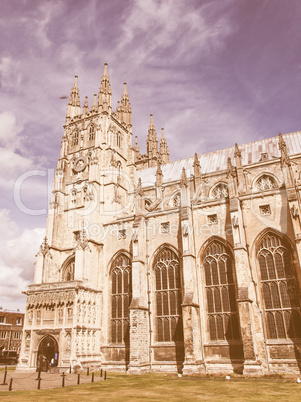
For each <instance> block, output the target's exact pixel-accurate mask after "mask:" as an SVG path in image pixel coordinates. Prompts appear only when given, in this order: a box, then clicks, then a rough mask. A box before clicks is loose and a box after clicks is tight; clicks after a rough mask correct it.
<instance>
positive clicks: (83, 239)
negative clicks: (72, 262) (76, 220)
mask: <svg viewBox="0 0 301 402" xmlns="http://www.w3.org/2000/svg"><path fill="white" fill-rule="evenodd" d="M76 250H90V247H89V243H88V239H87V233H86V231H85V230H84V229H83V230H81V231H80V232H79V236H78V239H77V246H76ZM90 251H91V250H90Z"/></svg>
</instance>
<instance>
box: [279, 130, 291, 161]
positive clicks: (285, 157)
mask: <svg viewBox="0 0 301 402" xmlns="http://www.w3.org/2000/svg"><path fill="white" fill-rule="evenodd" d="M278 146H279V149H280V152H281V156H280V163H281V167H283V166H291V161H290V158H289V156H288V153H287V147H286V142H285V141H284V139H283V137H282V134H281V133H279V143H278Z"/></svg>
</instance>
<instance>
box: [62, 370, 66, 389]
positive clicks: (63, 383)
mask: <svg viewBox="0 0 301 402" xmlns="http://www.w3.org/2000/svg"><path fill="white" fill-rule="evenodd" d="M65 376H66V374H65V373H64V372H63V374H62V388H64V386H65Z"/></svg>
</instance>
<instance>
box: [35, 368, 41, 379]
mask: <svg viewBox="0 0 301 402" xmlns="http://www.w3.org/2000/svg"><path fill="white" fill-rule="evenodd" d="M40 379H41V370H40V369H39V371H38V378H36V380H38V381H39V380H40Z"/></svg>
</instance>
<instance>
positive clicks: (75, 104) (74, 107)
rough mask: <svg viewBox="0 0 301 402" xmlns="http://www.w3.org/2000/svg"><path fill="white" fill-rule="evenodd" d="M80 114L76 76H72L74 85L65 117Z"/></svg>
mask: <svg viewBox="0 0 301 402" xmlns="http://www.w3.org/2000/svg"><path fill="white" fill-rule="evenodd" d="M79 114H80V98H79V89H78V76H77V75H76V76H75V77H74V85H73V87H72V89H71V93H70V98H69V103H68V107H67V113H66V118H68V117H69V118H72V117H74V116H77V115H79Z"/></svg>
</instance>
